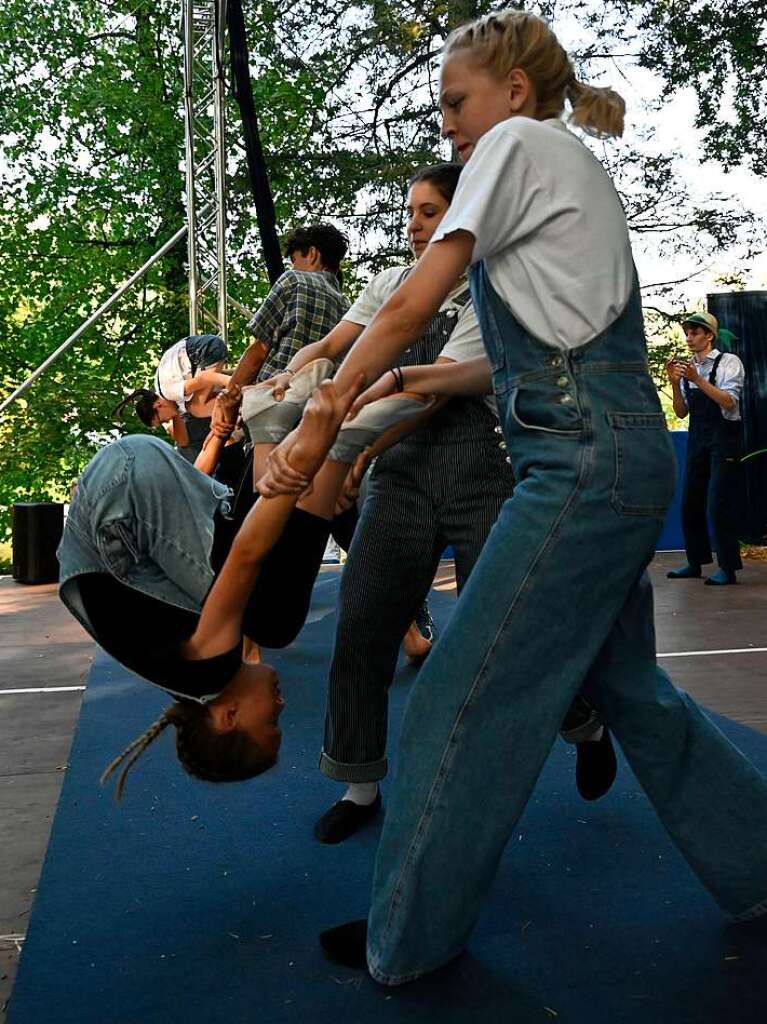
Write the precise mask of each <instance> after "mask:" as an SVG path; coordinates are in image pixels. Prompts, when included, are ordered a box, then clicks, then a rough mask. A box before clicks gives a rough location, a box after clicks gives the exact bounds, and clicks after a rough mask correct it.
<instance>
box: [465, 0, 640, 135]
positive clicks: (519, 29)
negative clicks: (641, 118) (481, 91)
mask: <svg viewBox="0 0 767 1024" xmlns="http://www.w3.org/2000/svg"><path fill="white" fill-rule="evenodd" d="M458 52H460V53H461V55H462V56H466V57H468V58H469V59H470V60H471V61H472V62H474V63H476V64H477V65H478V66H479V67H481V68H484V69H485V70H487V71H489V72H490V73H491V74H493V75H495V76H496V77H497V78H505V76H506V75H508V74H509V72H510V71H511V70H512V69H513V68H519V69H520V70H522V71H524V72H525V74H526V75H527V77H528V78H529V79H530V81H531V83H532V85H533V87H534V89H535V97H536V112H535V116H536V117H537V118H538V120H540V121H544V120H546V119H547V118H550V117H560V116H561V114H562V111H563V110H564V106H565V97H566V98H567V99H568V100H569V102H570V104H571V106H572V108H573V112H572V115H571V117H570V120H571V121H572V123H573V124H574V125H576V126H577V127H579V128H582V129H583V130H584V131H585V132H588V133H589V135H594V136H596V137H598V138H606V137H608V136H618V135H621V134H622V133H623V116H624V113H625V111H626V104H625V103H624V101H623V99H622V97H620V96H619V95H618V93H617V92H613V90H612V89H601V88H597V87H596V86H591V85H584V83H583V82H579V81H578V80H577V79H576V77H575V71H574V69H573V65H572V61H571V60H570V58H569V57H568V55H567V52H566V51H565V49H564V48H563V47H562V45H561V44H560V42H559V40H558V39H557V37H556V36H555V35H554V33H553V32H552V31H551V29H550V28H549V25H548V23H547V22H546V21H545V20H544V19H543V18H539V17H538V15H537V14H528V13H527V12H526V11H520V10H516V9H514V8H509V9H507V10H505V11H499V12H498V13H497V14H487V15H485V16H484V17H482V18H477V19H476V21H471V22H469V23H468V24H466V25H461V26H460V27H459V28H457V29H455V31H454V32H451V33H450V35H449V36H448V38H447V41H446V43H445V59H448V58H449V57H450V56H451V55H453V54H454V53H458Z"/></svg>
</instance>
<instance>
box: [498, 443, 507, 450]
mask: <svg viewBox="0 0 767 1024" xmlns="http://www.w3.org/2000/svg"><path fill="white" fill-rule="evenodd" d="M498 447H499V448H500V449H501V451H502V452H505V451H506V449H507V448H508V447H509V446H508V445H507V444H506V442H505V441H499V442H498Z"/></svg>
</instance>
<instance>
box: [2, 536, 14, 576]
mask: <svg viewBox="0 0 767 1024" xmlns="http://www.w3.org/2000/svg"><path fill="white" fill-rule="evenodd" d="M11 563H12V548H11V542H10V541H9V540H0V576H4V575H5V574H6V573H7V574H9V575H10V572H11V567H12V566H11Z"/></svg>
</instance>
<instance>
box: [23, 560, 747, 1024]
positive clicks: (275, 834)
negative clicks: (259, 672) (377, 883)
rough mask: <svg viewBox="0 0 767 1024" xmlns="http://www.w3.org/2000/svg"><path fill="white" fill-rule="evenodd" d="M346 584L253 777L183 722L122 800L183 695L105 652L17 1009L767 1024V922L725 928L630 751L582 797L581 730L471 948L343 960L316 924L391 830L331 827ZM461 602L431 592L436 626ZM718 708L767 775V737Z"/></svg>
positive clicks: (359, 890)
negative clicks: (447, 960)
mask: <svg viewBox="0 0 767 1024" xmlns="http://www.w3.org/2000/svg"><path fill="white" fill-rule="evenodd" d="M337 582H338V576H337V574H335V573H328V574H325V575H323V576H322V577H321V578H320V581H319V582H318V584H317V586H316V587H315V593H314V599H313V604H312V611H311V615H310V618H309V622H308V624H307V626H306V627H305V629H304V631H303V633H302V635H301V637H300V638H299V641H298V642H297V643H296V644H295V645H294V647H293V648H291V649H290V650H288V651H285V652H283V653H281V654H278V655H277V654H275V655H274V656H273V657H272V656H271V654H272V652H269V654H270V657H269V658H268V659H267V660H270V661H272V662H273V663H274V664H275V665H276V666H277V668H278V670H279V672H280V676H281V679H282V689H283V693H284V694H285V696H286V699H287V701H288V708H287V709H286V711H285V714H284V715H283V718H282V724H283V729H284V742H283V750H282V755H281V759H280V764H279V766H278V768H277V769H276V770H273V771H272V772H270V773H268V774H267V775H265V776H262V777H261V778H258V779H255V780H252V781H251V782H248V783H243V784H237V785H225V786H218V787H215V786H208V785H205V784H202V783H199V782H195V781H194V780H192V779H190V778H188V777H187V776H186V775H185V774H184V772H183V771H182V769H181V768H180V767H179V765H178V764H177V762H176V759H175V757H174V755H173V754H172V752H171V745H172V741H173V737H172V736H171V735H169V734H165V735H163V736H162V737H161V739H160V740H158V741H157V743H156V744H155V745H154V746H153V747H152V748H151V751H150V752H148V753H147V754H146V755H145V756H144V757H143V758H142V759H141V761H140V762H139V764H138V765H137V766H136V768H135V769H134V770H133V771H132V773H131V775H130V777H129V780H128V785H127V787H126V795H125V798H124V801H123V805H122V807H121V808H117V807H115V805H114V804H113V802H112V799H111V795H110V793H109V792H107V791H102V790H101V789H100V788H99V786H98V776H99V774H100V772H101V770H102V769H103V767H104V766H105V765H106V764H107V763H108V762H109V761H110V760H111V759H112V757H113V756H115V754H117V753H118V752H119V751H120V750H122V749H123V748H124V747H125V746H126V745H127V743H128V742H129V741H130V740H131V739H132V738H133V737H134V736H135V735H136V734H137V733H139V732H141V731H142V730H143V729H144V728H146V725H147V724H148V723H149V722H151V721H152V720H153V719H154V718H155V717H157V716H158V715H159V714H160V713H161V710H162V708H163V707H164V706H165V704H166V703H167V701H166V699H165V698H164V697H163V695H162V694H161V693H160V692H159V691H157V690H155V689H154V688H153V687H150V686H147V685H146V684H144V683H142V682H140V681H139V680H138V679H136V677H135V676H132V675H131V674H130V673H128V672H126V671H125V670H123V669H122V668H121V667H120V666H119V665H117V664H116V663H115V662H114V661H112V660H111V659H109V658H107V657H106V656H104V655H103V654H102V655H99V657H98V658H97V659H96V661H95V663H94V666H93V669H92V671H91V678H90V682H89V686H88V690H87V692H86V695H85V700H84V703H83V709H82V713H81V716H80V722H79V726H78V730H77V734H76V737H75V742H74V746H73V749H72V755H71V767H70V769H69V771H68V772H67V778H66V781H65V784H64V789H63V792H62V796H61V800H60V803H59V808H58V812H57V815H56V820H55V823H54V827H53V831H52V835H51V841H50V845H49V849H48V855H47V859H46V862H45V867H44V871H43V875H42V879H41V882H40V886H39V890H38V894H37V898H36V902H35V906H34V913H33V916H32V921H31V924H30V929H29V934H28V937H27V941H26V944H25V948H24V954H23V957H22V960H21V965H20V970H19V975H18V978H17V981H16V986H15V990H14V993H13V998H12V1001H11V1006H10V1014H9V1022H10V1024H49V1022H50V1024H196V1022H206V1024H220V1022H226V1024H241V1022H242V1024H246V1022H247V1024H283V1022H285V1024H288V1022H291V1024H292V1022H301V1024H331V1022H332V1024H336V1022H343V1024H389V1022H403V1021H406V1022H408V1024H411V1022H412V1024H418V1022H426V1021H428V1022H430V1024H453V1022H455V1024H458V1022H461V1024H463V1022H466V1024H468V1022H470V1021H471V1022H472V1024H473V1022H482V1024H500V1022H506V1021H508V1022H514V1024H528V1022H551V1021H556V1022H557V1024H567V1022H589V1024H623V1022H625V1024H687V1022H689V1024H724V1022H727V1024H762V1022H764V1020H765V1019H767V1009H766V1008H767V970H765V968H767V928H765V927H764V926H763V923H762V922H759V923H754V924H752V925H750V926H740V927H739V928H736V927H733V926H728V925H727V924H726V921H725V919H724V918H723V916H722V914H721V913H720V911H719V910H718V909H717V908H716V907H715V905H714V904H713V903H712V901H711V899H710V897H709V896H708V895H707V894H706V892H705V891H704V890H703V889H702V888H701V887H700V885H699V884H698V883H697V881H696V880H695V878H694V877H693V876H692V875H691V873H690V871H689V869H688V868H687V867H686V865H685V864H684V862H683V861H682V859H681V857H680V856H679V854H677V852H676V851H675V849H674V848H673V847H672V846H671V844H670V841H669V840H668V838H667V837H666V835H665V833H664V832H663V830H662V829H661V827H660V825H659V824H658V822H657V819H656V817H655V815H654V813H653V811H652V809H651V808H650V806H649V804H648V802H647V800H646V798H645V797H644V795H643V794H642V793H641V791H640V790H639V787H638V785H637V783H636V780H635V779H634V777H633V775H632V774H631V772H630V771H629V769H628V768H627V767H626V765H625V762H624V761H623V760H622V759H621V765H620V772H619V778H618V781H617V783H616V785H615V787H614V788H613V790H612V791H611V793H610V794H609V795H608V796H607V797H606V798H605V799H603V800H602V801H600V802H598V803H597V804H586V803H584V802H583V801H581V800H580V799H579V797H578V795H577V793H576V790H575V783H574V767H575V755H574V751H573V748H571V747H567V746H565V745H564V744H563V743H561V742H557V744H556V745H555V748H554V750H553V752H552V755H551V757H550V758H549V761H548V763H547V765H546V768H545V770H544V773H543V775H542V776H541V779H540V781H539V783H538V786H537V788H536V790H535V793H534V794H533V797H532V799H531V801H530V803H529V805H528V808H527V810H526V811H525V814H524V817H523V818H522V820H521V822H520V824H519V827H518V829H517V830H516V832H515V833H514V835H513V836H512V839H511V841H510V842H509V845H508V847H507V850H506V853H505V855H504V858H503V861H502V864H501V868H500V871H499V873H498V878H497V881H496V884H495V888H494V892H493V895H492V898H491V899H490V900H489V901H488V905H487V907H486V909H485V912H484V914H483V916H482V918H481V920H480V922H479V925H478V927H477V929H476V931H475V933H474V936H473V938H472V941H471V943H470V946H469V950H468V952H467V953H466V954H465V955H464V956H463V957H461V958H460V959H459V960H458V961H456V962H455V963H454V964H453V965H451V966H450V967H448V968H444V969H443V970H441V971H438V972H435V973H434V974H433V975H431V976H429V977H428V978H426V979H423V980H421V981H419V982H416V983H414V984H411V985H408V986H404V987H402V988H396V989H387V988H383V987H381V986H378V985H376V984H375V983H374V982H373V981H372V980H371V979H370V978H369V977H367V975H365V974H362V973H358V972H352V971H347V970H344V969H342V968H339V967H334V966H333V965H331V964H329V963H328V962H327V961H325V960H324V958H323V956H322V954H321V952H320V950H319V947H318V944H317V933H318V932H319V931H320V930H321V929H323V928H325V927H328V926H330V925H333V924H337V923H340V922H341V921H344V920H347V919H350V918H356V917H362V916H364V915H365V914H366V912H367V905H368V895H369V886H370V879H371V874H372V867H373V857H374V852H375V847H376V842H377V838H378V834H379V830H380V824H378V823H376V825H375V826H374V827H369V828H367V829H366V830H364V831H363V832H361V833H360V834H359V835H357V836H355V837H354V838H353V839H352V840H350V841H348V842H347V843H344V844H342V845H340V846H334V847H328V846H321V845H320V844H318V843H317V842H316V841H315V840H314V839H313V837H312V825H313V823H314V821H315V819H316V818H317V817H318V816H319V815H320V814H321V813H322V812H323V811H324V810H325V809H326V808H327V807H328V806H329V805H330V804H331V803H332V802H333V801H334V800H335V799H337V798H338V796H339V793H340V787H339V786H338V785H336V784H333V783H331V782H329V781H328V780H327V779H324V778H323V777H322V776H321V775H320V773H319V772H318V771H317V767H316V766H317V759H318V752H319V746H320V743H321V738H322V720H323V711H324V696H325V682H326V673H327V666H328V660H329V656H330V650H331V646H332V639H333V631H334V626H335V600H336V593H337ZM453 604H454V602H453V599H452V597H451V596H450V595H447V594H435V595H433V602H432V610H433V613H434V616H435V619H436V621H437V625H438V628H440V627H444V623H445V621H446V619H447V617H448V616H449V614H450V611H451V609H452V607H453ZM413 678H414V670H412V669H410V668H407V667H402V668H401V669H400V671H399V673H398V675H397V679H396V681H395V684H394V687H393V689H392V699H391V736H392V739H393V740H394V739H396V736H397V733H398V729H399V722H400V720H401V716H402V710H403V707H404V704H405V701H406V699H407V695H408V691H409V687H410V685H411V683H412V680H413ZM718 721H719V722H720V724H721V725H722V727H723V728H724V729H725V731H726V732H727V734H728V735H729V736H730V737H731V738H732V740H733V741H734V742H735V743H737V744H738V745H739V746H740V747H741V749H743V750H744V751H745V752H746V753H747V754H748V755H749V756H750V757H751V758H752V759H753V760H754V761H755V762H756V764H757V765H758V766H759V767H760V768H761V769H762V770H763V771H767V737H764V736H761V735H759V734H757V733H755V732H753V731H752V730H749V729H746V728H744V727H742V726H739V725H736V724H734V723H732V722H730V721H726V720H721V719H719V720H718ZM170 732H172V730H169V733H170ZM394 745H395V744H394V742H392V747H394ZM385 800H386V786H384V801H385ZM765 827H767V823H765ZM765 890H766V894H767V879H765Z"/></svg>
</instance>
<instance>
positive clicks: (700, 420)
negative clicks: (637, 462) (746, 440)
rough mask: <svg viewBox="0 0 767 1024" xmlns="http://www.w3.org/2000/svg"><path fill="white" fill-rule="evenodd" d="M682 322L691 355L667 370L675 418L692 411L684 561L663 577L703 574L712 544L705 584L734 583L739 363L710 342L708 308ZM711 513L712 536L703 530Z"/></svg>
mask: <svg viewBox="0 0 767 1024" xmlns="http://www.w3.org/2000/svg"><path fill="white" fill-rule="evenodd" d="M682 328H683V330H684V332H685V336H686V338H687V345H688V348H689V349H690V351H691V353H692V359H691V360H689V361H687V360H678V359H671V360H669V362H668V363H667V364H666V372H667V374H668V378H669V380H670V381H671V387H672V390H673V403H674V412H675V413H676V415H677V416H678V417H679V418H680V419H684V418H685V417H686V416H687V415H688V413H689V416H690V427H689V435H688V440H687V462H686V465H685V475H684V493H683V497H682V528H683V530H684V539H685V551H686V554H687V564H686V565H683V566H681V567H680V568H679V569H672V570H671V572H669V573H668V576H669V578H671V579H698V578H700V576H701V566H703V565H707V564H709V563H710V562H711V561H712V560H713V559H712V555H711V548H712V546H713V548H714V550H715V551H716V557H717V561H718V563H719V568H718V569H717V571H716V572H715V573H713V574H712V575H711V576H709V578H708V579H707V580H706V581H705V582H706V584H707V585H709V586H726V585H727V584H730V583H736V582H737V580H736V578H735V573H736V571H737V570H738V569H741V568H742V563H741V560H740V550H739V545H738V535H737V495H738V488H739V480H740V476H739V474H740V455H741V437H740V429H741V424H740V419H741V415H740V398H741V394H742V391H743V378H744V370H743V363H742V362H741V361H740V359H739V358H738V357H737V356H736V355H735V354H734V353H733V352H721V351H720V350H719V349H718V348H716V347H715V345H716V343H717V340H718V335H719V324H718V323H717V320H716V317H714V316H712V315H711V314H710V313H690V314H689V315H688V316H686V317H685V318H684V320H683V321H682ZM728 333H729V332H728ZM733 337H734V336H733ZM709 518H710V520H711V523H712V525H713V537H712V538H709V532H708V520H709ZM712 541H713V544H712Z"/></svg>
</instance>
